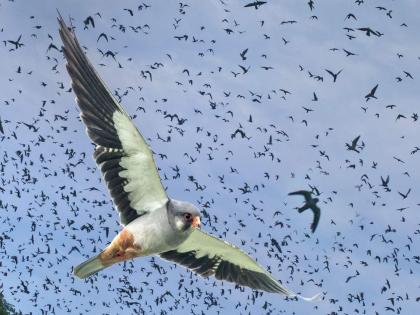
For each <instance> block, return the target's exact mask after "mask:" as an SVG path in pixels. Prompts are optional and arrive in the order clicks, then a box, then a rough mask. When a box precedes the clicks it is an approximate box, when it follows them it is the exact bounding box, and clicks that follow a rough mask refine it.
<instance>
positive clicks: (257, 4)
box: [244, 1, 267, 10]
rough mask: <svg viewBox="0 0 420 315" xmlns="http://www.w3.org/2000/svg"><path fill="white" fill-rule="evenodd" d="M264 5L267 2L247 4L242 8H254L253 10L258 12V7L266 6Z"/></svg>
mask: <svg viewBox="0 0 420 315" xmlns="http://www.w3.org/2000/svg"><path fill="white" fill-rule="evenodd" d="M266 3H267V1H254V2H250V3H248V4H245V5H244V8H252V7H254V8H255V10H258V8H259V7H260V6H262V5H263V4H266Z"/></svg>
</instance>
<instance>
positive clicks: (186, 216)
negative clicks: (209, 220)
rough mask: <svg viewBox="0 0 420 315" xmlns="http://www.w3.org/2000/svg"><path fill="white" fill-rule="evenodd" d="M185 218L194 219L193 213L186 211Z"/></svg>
mask: <svg viewBox="0 0 420 315" xmlns="http://www.w3.org/2000/svg"><path fill="white" fill-rule="evenodd" d="M184 218H185V219H186V220H188V221H189V220H191V219H192V215H191V213H184Z"/></svg>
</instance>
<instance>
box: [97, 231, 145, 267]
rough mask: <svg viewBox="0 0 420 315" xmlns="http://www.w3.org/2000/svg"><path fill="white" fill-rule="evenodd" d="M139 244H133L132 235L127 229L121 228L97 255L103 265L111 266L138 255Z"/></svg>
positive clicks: (139, 251) (139, 252) (139, 250)
mask: <svg viewBox="0 0 420 315" xmlns="http://www.w3.org/2000/svg"><path fill="white" fill-rule="evenodd" d="M140 254H141V248H140V246H137V245H134V236H133V234H131V233H130V232H129V231H128V230H127V229H123V230H122V231H121V232H120V233H119V234H118V235H117V236H116V237H115V238H114V239H113V240H112V242H111V244H110V245H109V246H108V247H107V248H105V250H104V251H103V252H102V253H101V254H100V255H99V259H100V260H101V262H102V264H103V265H104V266H107V267H108V266H111V265H113V264H115V263H119V262H121V261H125V260H129V259H132V258H135V257H138V256H140Z"/></svg>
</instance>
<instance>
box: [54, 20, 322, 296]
mask: <svg viewBox="0 0 420 315" xmlns="http://www.w3.org/2000/svg"><path fill="white" fill-rule="evenodd" d="M58 22H59V25H60V30H59V32H60V36H61V39H62V41H63V52H64V56H65V58H66V59H67V71H68V73H69V75H70V77H71V79H72V86H73V90H74V92H75V94H76V101H77V104H78V106H79V108H80V111H81V113H80V116H81V119H82V121H83V123H84V124H85V125H86V129H87V134H88V136H89V137H90V139H91V140H92V141H93V142H94V143H95V144H96V147H95V152H94V159H95V160H96V163H97V164H98V166H99V168H100V170H101V172H102V175H103V178H104V180H105V182H106V184H107V187H108V190H109V192H110V194H111V196H112V198H113V201H114V204H115V206H116V208H117V209H118V211H119V217H120V222H121V224H122V225H123V229H122V230H121V232H120V233H119V234H118V235H117V236H116V237H115V238H114V239H113V241H112V242H111V243H110V245H109V246H107V247H106V248H105V249H104V250H103V251H102V252H101V253H99V254H98V255H96V256H94V257H92V258H90V259H88V260H87V261H85V262H83V263H81V264H80V265H78V266H76V267H75V268H74V274H75V275H76V276H77V277H79V278H82V279H83V278H87V277H89V276H91V275H93V274H95V273H97V272H99V271H101V270H103V269H105V268H107V267H110V266H112V265H114V264H116V263H119V262H122V261H126V260H130V259H133V258H136V257H143V256H149V255H159V256H160V257H161V258H163V259H166V260H169V261H172V262H175V263H178V264H181V265H183V266H185V267H187V268H188V269H190V270H192V271H194V272H196V273H198V274H200V275H202V276H204V277H208V276H212V275H214V276H215V277H216V279H220V280H226V281H230V282H234V283H237V284H239V285H243V286H248V287H250V288H253V289H256V290H263V291H267V292H273V293H281V294H284V295H286V296H287V297H296V296H298V297H301V296H300V295H297V294H295V293H293V292H292V291H289V290H288V289H286V288H285V287H284V286H283V285H281V284H280V283H279V282H278V281H277V280H275V279H274V277H273V276H272V275H271V274H270V273H269V272H268V271H266V270H265V269H264V268H262V267H261V266H260V265H258V264H257V263H256V262H255V261H254V260H253V259H252V258H250V257H249V256H248V255H247V254H245V253H244V252H242V251H241V250H240V249H238V248H237V247H235V246H233V245H231V244H229V243H227V242H225V241H223V240H221V239H218V238H216V237H214V236H212V235H209V234H207V233H205V232H204V231H202V230H201V229H199V227H200V212H199V210H198V209H197V208H196V207H195V206H194V205H193V204H191V203H189V202H184V201H177V200H175V199H171V198H169V197H168V196H167V195H166V192H165V190H164V188H163V186H162V183H161V181H160V178H159V174H158V171H157V169H156V165H155V162H154V159H153V154H152V151H151V150H150V148H149V146H148V145H147V143H146V142H145V140H144V138H143V136H142V135H141V134H140V132H139V131H138V129H137V128H136V127H135V125H134V124H133V122H132V121H131V119H130V118H129V116H128V115H127V114H126V112H125V111H124V109H123V108H122V106H121V105H120V104H119V103H118V102H117V101H116V99H115V98H114V97H113V96H112V94H111V93H110V91H109V89H108V88H107V87H106V86H105V84H104V82H103V81H102V79H101V78H100V77H99V75H98V73H97V72H96V70H95V69H94V67H93V66H92V64H91V63H90V61H89V60H88V59H87V57H86V55H85V53H84V52H83V50H82V48H81V46H80V44H79V43H78V40H77V38H76V36H75V33H74V31H73V30H72V29H69V28H68V27H67V25H66V24H65V22H64V20H63V19H62V17H61V16H60V15H59V18H58ZM319 296H320V295H319V294H318V295H316V296H314V297H313V298H309V299H308V298H303V297H301V298H303V299H305V300H315V299H318V298H319Z"/></svg>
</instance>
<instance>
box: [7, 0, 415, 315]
mask: <svg viewBox="0 0 420 315" xmlns="http://www.w3.org/2000/svg"><path fill="white" fill-rule="evenodd" d="M246 3H248V2H246V1H227V0H226V1H220V0H219V1H189V2H183V3H180V2H177V1H163V0H159V1H148V2H145V3H142V2H141V1H119V2H118V1H109V2H107V3H106V5H105V4H104V1H98V0H95V1H80V0H74V1H70V0H65V1H60V2H56V1H51V0H50V1H36V2H35V1H33V2H32V1H31V2H28V1H23V0H15V1H13V2H11V1H6V0H0V40H1V42H2V43H0V44H1V46H0V47H1V48H0V69H1V72H0V87H1V88H0V92H1V93H0V102H1V103H0V104H1V105H0V123H1V126H2V128H0V140H1V142H0V143H1V144H0V150H1V151H0V153H1V162H0V174H1V180H2V182H1V184H0V211H1V212H0V214H1V216H0V219H1V221H2V229H1V230H0V231H1V234H0V246H1V254H0V255H1V261H0V275H1V283H2V290H3V293H4V295H5V298H6V300H7V301H9V302H10V303H11V304H13V305H15V307H16V308H17V309H18V310H21V311H22V312H23V313H25V314H28V313H32V314H41V313H45V314H52V313H54V312H55V313H56V314H63V313H65V312H69V313H71V314H89V313H90V314H137V313H139V314H141V313H146V314H150V313H156V314H165V313H167V314H187V313H188V314H189V313H191V314H202V313H204V314H216V313H221V314H226V313H229V314H231V313H240V314H265V313H270V314H282V313H285V314H308V313H309V312H311V314H335V313H343V314H345V313H347V314H354V313H356V312H358V313H363V312H365V313H366V314H375V312H377V313H379V314H383V313H386V314H390V313H393V312H395V313H399V314H414V313H415V312H416V310H418V309H419V305H420V304H419V303H420V301H416V298H417V299H418V298H419V297H420V290H419V281H418V275H419V273H420V266H419V264H420V258H419V253H420V246H419V241H420V240H419V235H420V227H419V224H420V208H419V204H420V199H419V197H418V194H419V191H420V185H419V183H420V172H419V167H418V165H419V162H420V160H419V158H420V152H417V150H420V149H416V147H417V146H418V147H420V140H419V137H418V135H419V131H420V128H419V121H418V120H417V113H418V112H419V107H418V98H419V94H420V93H419V88H418V80H419V75H420V72H419V70H420V60H419V56H420V40H419V35H418V30H419V28H420V21H419V19H418V12H419V10H420V3H419V2H418V1H414V0H412V1H409V0H407V1H379V0H365V1H364V3H361V4H360V5H358V4H357V3H355V2H354V1H353V0H323V1H320V0H316V1H314V9H313V10H312V11H311V10H310V6H309V5H308V1H307V0H304V1H296V0H283V1H268V3H266V4H264V5H262V6H261V7H260V8H259V9H258V10H255V9H254V8H244V5H245V4H246ZM56 9H58V10H60V12H61V14H62V15H63V17H64V18H65V19H66V20H67V21H68V19H69V17H71V18H72V19H73V20H72V21H73V25H74V26H75V29H76V35H77V36H78V38H79V41H80V43H81V44H82V45H83V46H84V47H85V48H86V51H87V55H88V58H90V60H92V62H93V64H94V65H95V66H96V68H97V69H98V71H99V73H100V75H101V76H102V78H103V80H104V81H105V82H106V83H107V84H108V86H109V87H110V89H111V90H112V91H113V92H114V93H116V95H117V97H118V98H121V100H122V104H123V106H124V107H125V108H126V110H127V112H128V113H129V114H130V115H132V116H134V117H135V118H134V121H135V123H136V125H137V126H138V127H139V130H140V131H141V132H142V134H143V135H144V136H145V137H146V138H147V139H148V142H149V144H150V145H151V147H152V148H153V151H154V152H155V153H156V155H155V158H156V162H157V164H158V166H159V169H160V174H161V177H162V180H163V183H164V185H165V187H166V189H167V192H168V195H169V196H171V197H174V198H176V199H180V200H189V201H191V202H194V203H195V204H196V205H197V206H199V208H200V210H202V215H203V219H202V221H203V229H204V230H206V231H208V232H210V233H212V234H214V235H217V236H220V237H222V238H223V239H225V240H227V241H229V242H231V243H234V244H236V245H237V246H240V247H241V248H243V250H244V251H246V252H247V253H249V254H250V255H251V256H252V257H254V258H256V259H257V260H258V262H259V263H260V264H261V265H263V266H264V267H267V268H269V270H270V271H271V273H272V274H273V275H274V277H275V278H276V279H279V280H281V281H282V283H283V284H285V285H286V287H288V288H290V289H291V290H293V291H296V292H299V293H301V294H302V295H305V296H312V295H314V294H315V293H318V292H322V293H323V294H324V299H323V300H322V301H319V302H316V303H306V302H303V301H301V300H298V301H296V300H285V299H284V297H282V296H279V295H274V294H269V293H258V294H257V293H256V292H253V291H252V290H251V289H248V288H235V285H232V284H231V283H227V282H220V281H217V280H215V279H213V278H210V279H203V278H201V277H199V276H197V275H195V274H191V273H190V272H188V271H186V270H185V269H184V268H182V267H175V265H174V264H171V263H168V262H166V261H163V260H161V259H159V258H143V259H137V260H135V261H132V262H129V263H126V264H120V265H116V266H113V267H112V268H109V269H106V270H105V271H103V272H101V273H99V274H98V275H97V276H94V277H91V278H89V279H87V280H86V281H84V280H80V279H77V278H74V277H73V276H72V266H74V265H77V264H79V263H80V262H82V261H83V260H85V259H87V258H88V257H90V256H92V255H94V253H95V252H96V253H97V252H98V251H100V250H101V249H103V248H104V247H105V246H106V245H107V244H108V243H109V242H110V241H111V240H112V238H113V237H114V236H115V234H116V233H117V232H118V231H119V229H120V226H119V224H118V214H117V212H116V211H115V210H114V209H113V205H112V202H111V200H110V197H109V196H108V192H107V190H106V188H105V186H104V185H103V183H102V182H101V178H100V173H99V171H98V170H97V169H96V165H95V163H94V161H93V159H92V158H91V155H92V153H93V146H92V144H91V143H90V141H89V139H88V137H87V135H86V134H85V131H84V126H83V125H82V123H81V122H80V120H79V118H78V109H77V107H76V106H75V103H74V94H73V93H72V91H71V90H69V89H70V87H71V85H70V79H69V76H68V74H67V72H66V70H65V60H64V59H63V56H62V54H61V52H59V51H58V50H57V49H55V47H57V48H60V47H61V41H60V38H59V35H58V24H57V21H56V17H57V12H56ZM125 9H130V10H132V12H130V11H129V10H125ZM131 13H132V14H131ZM349 14H352V15H349ZM88 16H91V17H92V18H93V20H94V27H93V25H91V24H89V25H87V27H85V24H84V21H85V19H86V18H87V17H88ZM287 21H296V23H287ZM285 22H286V23H285ZM346 28H347V29H346ZM359 28H362V29H363V28H370V29H371V30H372V31H373V33H369V34H370V36H367V34H368V32H367V31H363V30H358V29H359ZM101 33H104V34H106V36H101V37H99V36H100V34H101ZM184 35H185V37H184ZM20 36H21V38H20V40H19V42H18V43H15V44H14V41H17V40H18V38H19V37H20ZM177 37H179V38H180V39H177ZM20 44H23V45H22V46H20ZM50 44H52V45H53V46H50ZM16 48H17V49H16ZM245 49H248V50H247V51H246V53H243V52H244V51H245ZM101 51H102V53H103V54H104V55H102V53H101ZM346 51H347V52H346ZM107 52H108V54H106V53H107ZM241 53H243V56H244V58H246V60H243V58H242V57H241V55H240V54H241ZM353 54H354V55H353ZM106 55H108V56H106ZM111 55H114V58H113V57H112V56H111ZM240 66H242V67H243V69H242V68H241V67H240ZM325 69H328V70H330V71H332V72H333V73H337V72H339V71H340V70H341V72H340V74H339V75H338V76H337V79H336V82H333V77H332V76H331V75H330V74H328V73H327V71H326V70H325ZM146 71H149V72H150V75H151V76H149V74H148V73H147V72H146ZM317 78H318V79H317ZM376 85H378V87H377V89H376V92H375V96H376V99H375V98H371V99H370V100H369V101H366V100H365V95H367V94H369V92H370V91H371V90H372V89H373V88H374V87H375V86H376ZM314 93H315V94H314ZM315 99H316V100H315ZM168 114H169V115H173V114H177V115H178V118H179V119H177V118H176V117H174V118H172V120H171V118H170V117H169V116H168ZM237 129H239V130H240V131H241V132H243V133H244V137H241V134H240V133H236V136H233V135H234V134H235V131H236V130H237ZM359 135H360V139H359V141H358V144H357V146H358V149H357V150H358V151H359V153H358V152H355V151H348V150H347V149H346V143H348V144H350V143H351V141H352V140H353V139H355V138H356V137H357V136H359ZM178 173H179V176H178ZM387 176H389V183H388V185H387V187H384V186H383V185H382V186H381V184H382V181H381V177H382V179H383V180H384V181H386V178H387ZM309 185H311V186H315V187H317V189H318V190H319V192H320V196H318V198H319V199H320V207H321V211H322V212H321V221H320V224H319V226H318V229H317V231H316V232H315V234H311V233H310V229H309V226H310V223H311V220H312V214H311V213H310V212H308V211H307V212H305V213H303V214H298V213H297V211H296V210H295V207H299V206H301V205H302V204H303V200H302V198H301V197H298V196H288V193H289V192H291V191H294V190H300V189H309V190H310V186H309ZM407 192H408V193H407ZM108 232H109V233H108ZM276 243H278V244H279V245H280V250H281V252H280V251H279V249H278V248H277V247H276V246H275V244H276ZM353 276H354V277H353ZM41 310H42V311H41Z"/></svg>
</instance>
